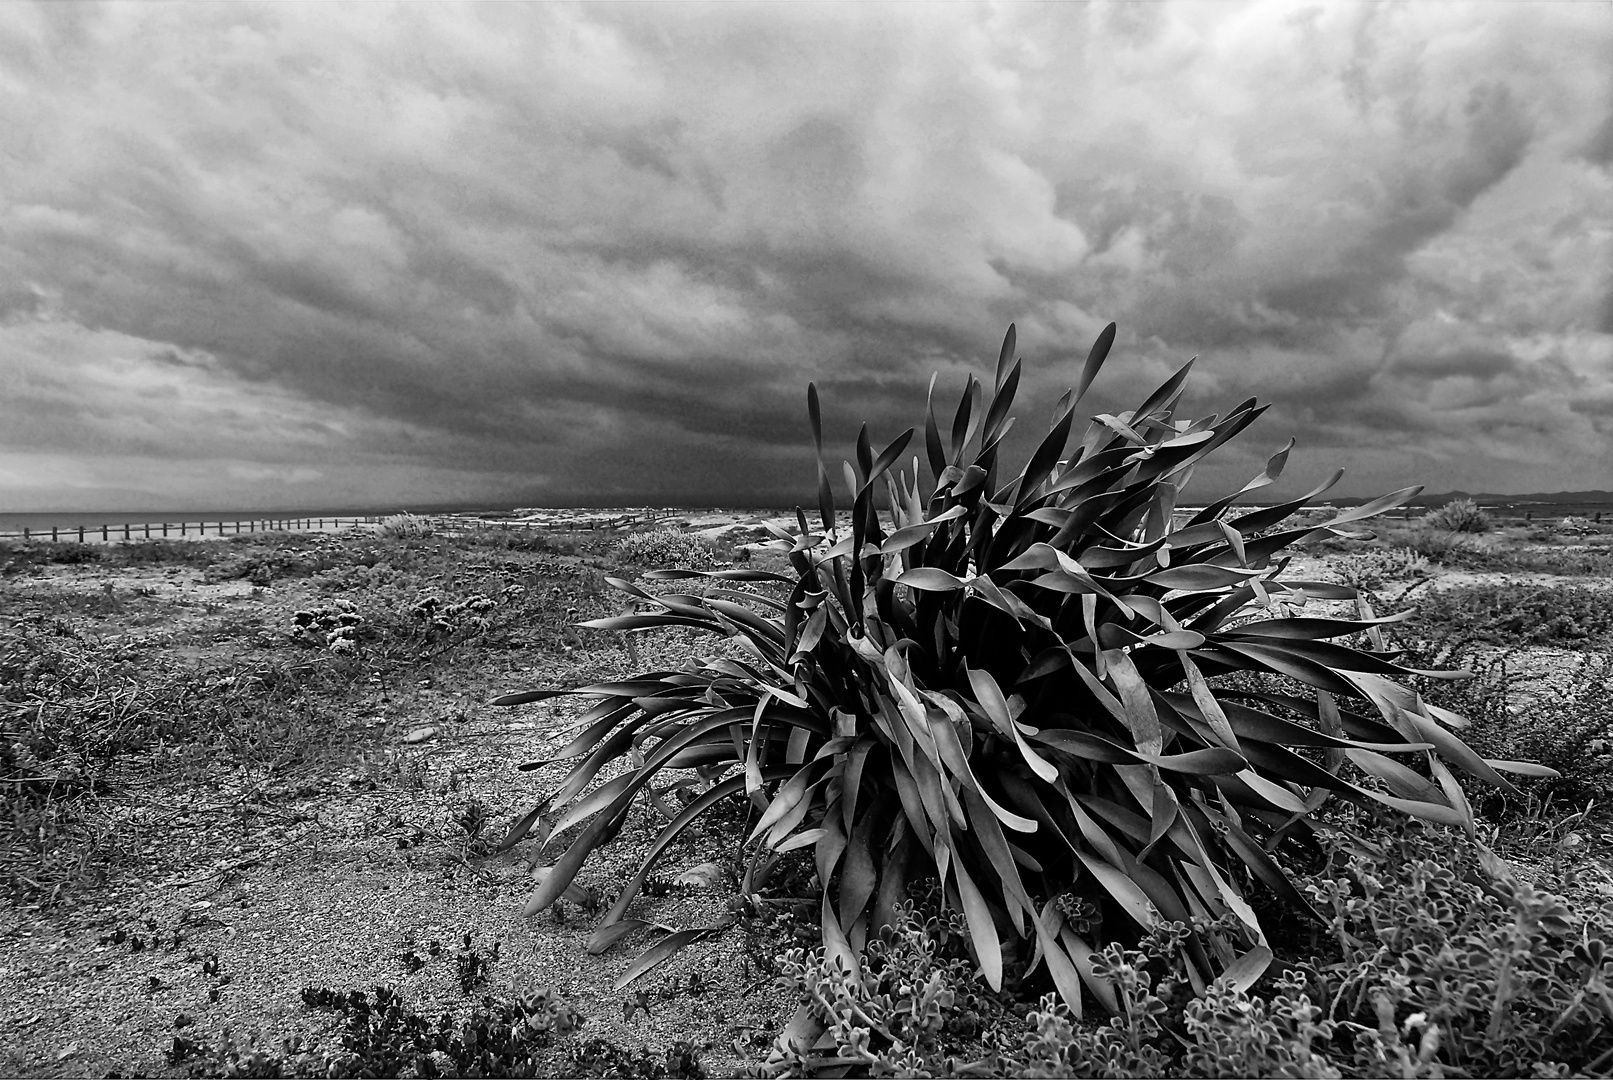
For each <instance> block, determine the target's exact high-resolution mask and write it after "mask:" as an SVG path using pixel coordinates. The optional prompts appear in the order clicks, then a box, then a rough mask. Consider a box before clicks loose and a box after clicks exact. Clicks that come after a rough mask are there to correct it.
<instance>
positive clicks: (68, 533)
mask: <svg viewBox="0 0 1613 1080" xmlns="http://www.w3.org/2000/svg"><path fill="white" fill-rule="evenodd" d="M682 513H683V511H681V510H673V509H666V508H661V507H643V508H637V509H607V510H572V509H567V510H514V511H498V512H490V513H451V514H419V515H411V516H413V517H418V518H419V519H420V520H422V521H425V522H427V523H429V524H430V526H431V527H432V529H433V530H435V531H439V532H466V531H471V530H476V529H497V530H502V531H513V530H539V531H544V532H600V531H617V530H623V529H634V528H640V527H643V526H648V525H653V524H655V523H656V522H658V521H665V520H667V519H668V518H672V517H677V516H679V515H680V514H682ZM390 516H394V515H368V516H362V517H340V516H339V517H280V516H275V517H239V518H223V519H219V518H212V519H207V520H201V521H139V522H133V521H128V522H95V523H93V524H88V523H76V522H75V523H73V524H66V525H63V524H48V525H31V526H30V525H24V526H21V527H13V528H9V529H6V528H3V527H0V540H40V541H53V542H56V543H75V542H76V543H84V544H89V543H96V544H103V543H116V542H122V541H125V540H128V541H134V540H161V539H164V538H167V539H170V540H173V539H184V540H202V539H207V538H211V537H220V536H239V535H246V534H249V533H260V532H308V533H318V532H338V531H340V530H342V529H354V528H365V527H370V528H374V527H376V526H379V525H380V524H382V523H383V522H385V521H386V520H387V518H388V517H390Z"/></svg>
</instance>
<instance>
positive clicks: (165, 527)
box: [162, 521, 168, 536]
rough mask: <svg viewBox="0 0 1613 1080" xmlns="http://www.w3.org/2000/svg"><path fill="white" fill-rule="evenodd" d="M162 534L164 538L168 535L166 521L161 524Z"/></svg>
mask: <svg viewBox="0 0 1613 1080" xmlns="http://www.w3.org/2000/svg"><path fill="white" fill-rule="evenodd" d="M162 534H163V535H164V536H167V535H168V523H167V522H166V521H165V522H163V523H162Z"/></svg>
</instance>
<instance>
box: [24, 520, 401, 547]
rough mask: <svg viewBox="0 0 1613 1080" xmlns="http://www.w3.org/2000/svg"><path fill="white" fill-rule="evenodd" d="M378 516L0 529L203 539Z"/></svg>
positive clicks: (330, 527)
mask: <svg viewBox="0 0 1613 1080" xmlns="http://www.w3.org/2000/svg"><path fill="white" fill-rule="evenodd" d="M381 520H382V519H381V518H379V517H312V518H304V517H295V518H291V517H273V518H240V519H235V520H227V521H155V522H153V521H142V522H120V523H117V524H112V523H105V522H103V523H101V524H96V525H49V526H42V527H29V526H24V527H23V528H21V529H13V530H9V531H6V532H0V540H50V541H54V542H57V543H63V542H77V543H83V544H88V543H97V544H101V543H112V542H114V541H123V540H160V539H162V538H164V537H167V538H169V539H186V540H200V539H203V538H205V537H209V536H235V535H239V534H245V533H255V532H336V531H338V530H340V529H351V528H355V527H360V526H364V525H375V524H377V523H379V522H380V521H381Z"/></svg>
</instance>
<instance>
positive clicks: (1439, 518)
mask: <svg viewBox="0 0 1613 1080" xmlns="http://www.w3.org/2000/svg"><path fill="white" fill-rule="evenodd" d="M1423 521H1424V522H1426V523H1427V524H1428V525H1430V526H1431V527H1433V528H1435V529H1443V530H1445V531H1446V532H1464V533H1481V532H1489V531H1490V515H1489V514H1487V513H1485V511H1484V508H1483V507H1481V506H1479V504H1478V503H1476V502H1474V501H1473V500H1472V499H1454V500H1452V501H1451V502H1448V503H1446V504H1445V505H1444V506H1442V507H1440V508H1439V509H1438V510H1432V511H1430V512H1429V513H1427V514H1425V515H1424V516H1423Z"/></svg>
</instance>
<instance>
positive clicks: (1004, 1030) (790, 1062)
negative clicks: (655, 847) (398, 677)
mask: <svg viewBox="0 0 1613 1080" xmlns="http://www.w3.org/2000/svg"><path fill="white" fill-rule="evenodd" d="M1365 826H1366V827H1365V829H1364V831H1358V830H1360V826H1359V824H1358V825H1357V827H1356V828H1352V829H1348V830H1345V829H1334V830H1330V831H1328V832H1327V833H1326V835H1324V837H1323V838H1322V843H1323V846H1324V848H1325V849H1326V850H1327V852H1328V858H1329V869H1328V871H1327V872H1326V873H1325V874H1323V875H1321V876H1319V877H1317V878H1316V879H1314V880H1312V881H1311V882H1309V883H1308V884H1307V891H1308V893H1309V894H1310V896H1311V898H1312V899H1313V901H1314V902H1315V903H1316V905H1317V907H1318V910H1319V911H1320V912H1321V914H1322V916H1323V919H1324V922H1325V925H1326V927H1327V932H1326V935H1325V936H1324V937H1322V938H1321V939H1320V941H1319V942H1318V944H1317V948H1316V949H1314V950H1312V953H1311V955H1308V956H1306V957H1304V958H1303V959H1300V960H1298V961H1297V962H1293V961H1290V960H1288V959H1286V958H1285V959H1280V960H1278V961H1277V962H1276V963H1275V964H1274V965H1273V967H1272V970H1271V972H1270V974H1268V975H1266V976H1264V977H1262V975H1261V973H1260V972H1259V971H1256V970H1254V969H1252V968H1245V969H1242V970H1229V971H1228V972H1226V973H1225V974H1224V975H1223V976H1222V977H1221V978H1219V979H1217V980H1215V981H1214V982H1213V983H1211V984H1210V985H1209V986H1205V987H1200V986H1198V985H1197V984H1196V983H1195V978H1194V974H1193V972H1192V971H1191V969H1190V967H1189V966H1188V964H1187V962H1186V960H1185V957H1186V955H1187V946H1188V945H1189V943H1190V941H1191V939H1192V936H1193V927H1192V926H1191V925H1189V924H1187V923H1182V922H1169V921H1165V920H1160V921H1158V922H1156V923H1155V925H1154V927H1153V929H1152V930H1151V931H1150V932H1149V933H1148V934H1147V935H1146V936H1145V937H1143V938H1142V940H1141V941H1139V942H1138V944H1137V945H1136V946H1135V947H1133V948H1126V947H1123V946H1121V945H1120V944H1118V943H1112V944H1110V945H1108V946H1106V947H1105V948H1104V949H1102V950H1100V951H1099V952H1098V953H1097V954H1095V955H1094V957H1093V958H1092V966H1093V970H1094V971H1095V972H1097V973H1098V974H1099V976H1100V977H1101V978H1102V979H1103V980H1104V981H1105V982H1106V983H1107V984H1108V985H1109V986H1111V987H1112V988H1113V992H1114V994H1115V996H1116V998H1117V1007H1116V1008H1115V1009H1114V1010H1113V1014H1112V1015H1111V1016H1110V1017H1109V1018H1108V1019H1107V1020H1106V1021H1103V1022H1101V1023H1092V1022H1085V1023H1083V1022H1082V1020H1081V1018H1080V1016H1079V1015H1078V1014H1076V1013H1073V1012H1072V1011H1071V1010H1070V1009H1069V1007H1068V1005H1067V1004H1066V1003H1064V1002H1061V1001H1059V1000H1058V999H1057V998H1056V996H1055V995H1052V994H1048V995H1047V996H1046V997H1044V998H1043V999H1042V1000H1041V1002H1040V1004H1039V1005H1038V1006H1037V1007H1036V1008H1035V1009H1032V1010H1029V1011H1026V1010H1024V1009H1023V1007H1022V1006H1018V1005H1017V1004H1010V1003H1006V1002H1004V1001H1002V1000H1001V999H1000V998H996V997H994V996H993V995H991V994H990V992H989V991H988V989H987V988H986V987H985V986H984V985H983V984H982V983H980V982H979V981H978V979H977V978H976V976H975V974H974V972H973V971H972V970H971V969H970V968H969V967H968V966H967V965H960V964H958V963H957V962H955V961H949V960H948V959H947V958H946V950H945V944H944V941H945V935H946V934H947V933H949V932H950V931H949V930H948V929H947V928H946V924H945V923H944V922H937V920H936V919H934V918H932V919H930V920H929V921H928V922H925V921H923V920H922V918H919V917H915V916H914V915H912V914H911V913H910V912H904V917H903V919H902V920H901V922H900V923H899V924H898V927H897V928H896V930H895V931H894V932H893V935H892V936H891V937H890V938H889V939H888V940H889V944H888V945H885V946H884V952H883V954H882V955H883V956H885V957H888V959H886V960H885V964H884V967H883V968H882V969H880V970H881V971H882V972H883V971H891V972H894V973H896V977H895V978H892V979H886V978H883V977H881V976H877V975H873V974H870V973H868V972H864V973H862V974H861V975H860V977H850V976H848V975H847V974H846V973H845V972H844V971H843V970H840V969H838V968H837V967H836V966H835V965H833V964H832V963H831V962H827V961H826V960H825V958H824V954H823V952H822V951H821V950H817V951H814V952H810V953H806V954H794V955H792V956H791V957H790V958H789V963H788V965H787V966H788V968H789V971H788V973H787V979H788V981H789V982H790V983H791V984H792V985H793V986H795V987H796V988H797V989H798V991H799V992H800V993H801V995H802V1009H801V1011H800V1012H798V1013H797V1019H796V1021H795V1022H793V1023H792V1025H791V1027H790V1028H789V1029H787V1030H786V1031H785V1032H784V1033H783V1034H782V1035H781V1036H780V1038H779V1041H778V1044H777V1045H776V1046H775V1048H774V1050H773V1052H772V1054H771V1055H770V1056H769V1058H768V1059H767V1061H766V1062H764V1063H763V1064H762V1065H761V1066H760V1067H759V1068H758V1070H757V1071H758V1072H761V1073H762V1074H764V1075H768V1076H775V1077H776V1076H803V1075H811V1074H814V1073H817V1072H823V1071H828V1070H835V1071H839V1070H844V1069H846V1068H848V1067H849V1068H851V1069H855V1070H858V1072H859V1073H861V1072H866V1073H867V1074H868V1075H908V1076H924V1075H930V1076H958V1075H979V1076H1030V1077H1061V1076H1105V1077H1156V1076H1157V1077H1164V1076H1169V1077H1190V1076H1199V1077H1206V1076H1315V1077H1329V1076H1331V1077H1378V1076H1402V1077H1430V1078H1432V1077H1440V1076H1450V1075H1457V1076H1562V1075H1568V1074H1569V1073H1570V1072H1579V1071H1584V1072H1590V1073H1591V1074H1593V1075H1598V1074H1600V1072H1601V1070H1603V1069H1605V1067H1606V1066H1607V1064H1608V1063H1609V1062H1610V1061H1613V1002H1610V1001H1609V997H1610V993H1613V986H1610V983H1609V980H1613V943H1610V935H1613V906H1609V907H1604V908H1602V909H1599V910H1598V911H1596V912H1595V913H1594V914H1593V915H1591V916H1590V917H1589V918H1580V917H1577V916H1575V915H1574V914H1573V913H1572V912H1570V911H1569V909H1568V908H1567V907H1566V906H1565V904H1564V902H1563V901H1562V899H1561V898H1559V897H1557V896H1554V895H1552V894H1550V893H1545V892H1541V891H1539V890H1537V889H1535V888H1533V887H1531V886H1530V885H1528V884H1527V883H1525V882H1522V881H1519V880H1516V879H1514V878H1513V877H1511V876H1510V874H1509V873H1508V872H1507V871H1506V870H1505V868H1504V867H1500V866H1498V865H1497V864H1496V863H1495V862H1494V861H1493V859H1492V858H1491V857H1489V856H1488V855H1487V853H1486V852H1484V851H1483V850H1482V849H1481V848H1478V847H1477V846H1475V845H1472V844H1470V843H1468V842H1467V841H1466V840H1465V838H1463V837H1462V836H1460V835H1459V834H1456V833H1449V832H1446V831H1444V830H1428V829H1425V828H1423V827H1422V826H1419V825H1417V824H1415V823H1407V822H1404V821H1402V822H1399V823H1387V822H1384V821H1382V820H1375V821H1370V822H1366V823H1365ZM1498 870H1499V871H1500V872H1499V874H1498V873H1497V872H1496V871H1498ZM938 930H939V933H938V932H937V931H938ZM885 941H887V939H886V938H881V942H885ZM1021 1013H1022V1014H1023V1015H1024V1016H1025V1020H1024V1022H1022V1023H1017V1024H1016V1023H1015V1021H1014V1016H1015V1014H1021ZM982 1017H985V1018H988V1023H987V1026H986V1028H985V1029H984V1030H983V1029H981V1028H979V1027H977V1026H976V1021H977V1019H978V1018H982ZM1016 1028H1017V1029H1018V1030H1015V1029H1016ZM819 1032H821V1033H822V1034H821V1035H819V1034H818V1033H819ZM833 1074H834V1073H832V1072H831V1075H833Z"/></svg>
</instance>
